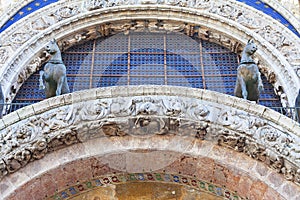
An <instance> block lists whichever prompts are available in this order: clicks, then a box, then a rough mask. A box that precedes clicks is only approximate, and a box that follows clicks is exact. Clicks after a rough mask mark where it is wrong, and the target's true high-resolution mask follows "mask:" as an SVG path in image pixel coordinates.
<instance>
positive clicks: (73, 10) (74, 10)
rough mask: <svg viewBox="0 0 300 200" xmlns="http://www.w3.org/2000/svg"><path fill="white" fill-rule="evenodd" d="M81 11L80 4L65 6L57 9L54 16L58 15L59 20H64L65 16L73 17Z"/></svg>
mask: <svg viewBox="0 0 300 200" xmlns="http://www.w3.org/2000/svg"><path fill="white" fill-rule="evenodd" d="M79 13H80V10H79V7H78V6H76V5H75V6H72V7H71V6H64V7H61V8H59V9H58V10H56V12H55V13H54V14H53V15H54V16H58V20H59V21H60V20H63V19H65V18H70V17H73V16H75V15H77V14H79Z"/></svg>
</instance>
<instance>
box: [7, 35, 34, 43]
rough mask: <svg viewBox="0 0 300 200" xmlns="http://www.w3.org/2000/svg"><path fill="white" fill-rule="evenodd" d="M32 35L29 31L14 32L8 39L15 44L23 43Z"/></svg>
mask: <svg viewBox="0 0 300 200" xmlns="http://www.w3.org/2000/svg"><path fill="white" fill-rule="evenodd" d="M31 37H32V36H31V35H30V34H29V33H14V34H12V35H11V36H10V41H11V42H12V43H15V44H23V43H25V42H27V41H28V40H29V39H30V38H31Z"/></svg>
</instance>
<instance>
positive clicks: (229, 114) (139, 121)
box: [0, 95, 300, 182]
mask: <svg viewBox="0 0 300 200" xmlns="http://www.w3.org/2000/svg"><path fill="white" fill-rule="evenodd" d="M61 98H63V97H61ZM50 100H51V99H50ZM166 134H172V135H178V136H181V137H184V136H186V137H194V138H195V139H202V140H209V141H216V142H218V144H219V145H222V146H226V147H228V148H232V149H234V150H236V151H238V152H241V153H245V154H246V155H248V156H250V157H252V158H253V159H257V160H259V161H262V162H264V163H266V164H267V165H268V166H270V167H272V168H274V169H275V170H277V171H278V172H279V173H283V174H284V175H285V176H286V177H287V179H288V180H293V181H295V182H297V180H298V179H299V178H298V175H297V173H296V172H297V171H299V169H300V168H299V166H300V145H299V144H300V143H299V141H300V138H299V137H298V136H296V135H292V134H290V133H289V132H288V131H283V130H282V129H281V128H280V127H278V125H277V124H275V123H273V122H271V121H268V120H265V119H262V118H260V117H257V116H255V115H252V114H250V113H248V112H246V111H243V110H240V109H236V108H232V107H229V106H225V105H222V104H217V103H213V102H209V101H204V100H200V99H196V98H189V97H176V96H161V95H158V96H147V95H146V96H134V97H115V98H104V99H95V100H88V101H82V102H77V103H73V104H70V105H63V106H61V107H54V108H53V109H51V108H49V110H48V111H46V112H43V113H41V114H38V115H35V116H31V117H29V118H27V119H24V120H21V121H19V122H17V123H15V124H14V125H13V126H9V127H7V128H5V129H2V130H1V131H0V152H1V159H0V172H1V174H0V177H4V176H5V175H7V174H9V173H13V172H15V171H17V170H18V169H20V168H22V167H24V166H25V165H27V164H28V163H29V162H31V161H34V160H36V159H41V158H43V157H44V156H45V155H46V154H47V153H48V152H51V151H55V150H56V149H59V148H63V147H65V146H69V145H72V144H75V143H78V142H85V141H88V140H91V139H95V138H98V137H108V138H110V137H124V136H127V137H128V136H129V137H151V136H159V135H166Z"/></svg>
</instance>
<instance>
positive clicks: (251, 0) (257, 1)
mask: <svg viewBox="0 0 300 200" xmlns="http://www.w3.org/2000/svg"><path fill="white" fill-rule="evenodd" d="M237 1H239V2H242V3H245V4H247V5H248V6H251V7H253V8H255V9H257V10H259V11H262V12H263V13H265V14H267V15H269V16H271V17H272V18H274V19H275V20H277V21H279V22H280V23H281V24H283V25H284V26H286V27H287V28H288V29H290V30H291V31H292V32H294V33H295V34H296V35H297V36H298V37H300V34H299V33H298V32H297V30H296V29H295V27H294V26H293V25H292V24H291V23H290V22H289V21H288V19H285V18H284V17H283V16H282V15H281V14H280V13H279V12H277V11H276V10H275V9H274V8H272V7H271V6H270V5H268V4H267V3H266V2H264V1H263V0H237ZM55 2H58V0H34V1H32V2H30V3H29V4H27V5H26V6H24V7H23V8H21V9H20V10H18V11H17V12H16V14H15V15H13V16H12V17H11V18H10V19H9V20H8V21H7V22H5V23H4V25H3V26H2V27H1V28H0V33H1V32H2V31H4V30H6V29H7V28H8V27H10V26H11V25H13V24H14V23H15V22H17V21H19V20H20V19H22V18H23V17H25V16H27V15H29V14H31V13H33V12H35V11H37V10H39V9H40V8H43V7H45V6H47V5H50V4H52V3H55ZM154 43H155V42H154ZM154 43H152V44H154ZM184 44H185V43H180V44H177V45H179V46H180V45H184ZM153 48H155V47H153ZM175 49H178V50H179V49H180V48H175Z"/></svg>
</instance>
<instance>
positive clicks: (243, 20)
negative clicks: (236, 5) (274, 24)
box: [236, 11, 263, 30]
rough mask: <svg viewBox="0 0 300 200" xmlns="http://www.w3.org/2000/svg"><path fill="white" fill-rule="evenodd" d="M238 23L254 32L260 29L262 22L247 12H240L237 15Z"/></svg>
mask: <svg viewBox="0 0 300 200" xmlns="http://www.w3.org/2000/svg"><path fill="white" fill-rule="evenodd" d="M236 21H237V22H238V23H240V24H242V25H244V26H246V27H248V28H250V29H253V30H256V29H259V28H261V26H262V24H263V22H262V21H261V20H260V19H257V18H254V17H253V15H251V14H250V13H249V12H247V11H242V12H240V13H239V14H238V15H237V20H236Z"/></svg>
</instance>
